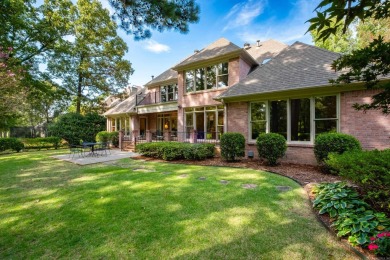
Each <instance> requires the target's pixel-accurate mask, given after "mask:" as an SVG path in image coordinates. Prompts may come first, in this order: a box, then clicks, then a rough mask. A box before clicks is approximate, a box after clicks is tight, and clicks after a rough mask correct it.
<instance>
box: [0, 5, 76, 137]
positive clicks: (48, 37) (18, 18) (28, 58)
mask: <svg viewBox="0 0 390 260" xmlns="http://www.w3.org/2000/svg"><path fill="white" fill-rule="evenodd" d="M34 4H35V1H34V0H2V1H0V23H1V31H2V33H1V34H0V48H1V50H0V66H1V68H0V90H1V95H0V129H2V130H8V129H9V128H10V127H12V126H14V125H15V124H16V123H17V122H18V119H20V117H22V116H23V113H24V111H23V109H24V108H25V106H24V104H26V103H27V97H28V96H29V93H30V91H32V92H33V91H34V87H35V86H36V84H35V83H36V82H39V81H40V80H42V79H41V78H40V76H41V73H40V71H39V64H40V63H41V62H42V61H43V58H44V54H45V53H47V52H48V51H50V50H52V49H53V48H54V46H55V45H56V44H57V42H58V41H60V40H61V39H62V38H63V37H65V36H67V35H69V33H70V31H69V21H70V20H71V19H70V17H71V15H72V1H71V0H51V1H49V0H45V2H44V4H43V5H41V6H36V5H34ZM3 32H4V33H3Z"/></svg>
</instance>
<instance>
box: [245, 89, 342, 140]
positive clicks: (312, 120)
mask: <svg viewBox="0 0 390 260" xmlns="http://www.w3.org/2000/svg"><path fill="white" fill-rule="evenodd" d="M326 96H336V114H337V118H335V119H334V120H336V129H337V132H340V115H341V111H340V106H341V105H340V93H337V94H324V95H315V96H310V97H308V96H302V97H299V98H294V99H303V98H309V99H310V141H291V103H290V100H291V99H292V98H286V99H282V100H286V101H287V144H288V145H314V139H315V134H316V133H315V123H316V122H315V121H316V119H315V103H314V102H315V97H326ZM275 100H276V99H270V100H261V99H260V100H256V101H252V102H250V103H249V107H248V126H247V127H248V143H256V139H252V121H251V117H252V115H251V107H252V104H253V103H265V109H266V112H265V113H266V133H270V108H269V107H270V102H271V101H275ZM329 120H331V119H329Z"/></svg>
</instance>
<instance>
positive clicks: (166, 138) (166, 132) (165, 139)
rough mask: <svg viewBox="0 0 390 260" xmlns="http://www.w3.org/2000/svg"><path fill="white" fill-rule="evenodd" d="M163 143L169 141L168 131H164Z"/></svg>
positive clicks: (169, 133)
mask: <svg viewBox="0 0 390 260" xmlns="http://www.w3.org/2000/svg"><path fill="white" fill-rule="evenodd" d="M164 141H167V142H169V141H171V131H169V130H164Z"/></svg>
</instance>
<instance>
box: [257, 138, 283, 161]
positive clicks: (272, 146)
mask: <svg viewBox="0 0 390 260" xmlns="http://www.w3.org/2000/svg"><path fill="white" fill-rule="evenodd" d="M256 144H257V151H258V152H259V157H260V158H261V159H266V160H267V162H268V164H269V165H271V166H274V165H276V163H277V160H278V159H279V158H282V157H283V156H284V154H285V153H286V150H287V143H286V139H285V138H284V137H283V135H280V134H276V133H267V134H260V135H259V136H258V137H257V139H256Z"/></svg>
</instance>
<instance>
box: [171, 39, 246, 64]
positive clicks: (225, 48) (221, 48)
mask: <svg viewBox="0 0 390 260" xmlns="http://www.w3.org/2000/svg"><path fill="white" fill-rule="evenodd" d="M241 50H242V48H240V47H238V46H237V45H235V44H234V43H232V42H230V41H228V40H227V39H225V38H220V39H218V40H216V41H215V42H213V43H211V44H210V45H208V46H207V47H206V48H204V49H202V50H200V51H199V52H197V53H194V54H193V55H191V56H190V57H188V58H187V59H185V60H183V61H182V62H180V63H179V64H176V65H175V66H174V68H177V67H182V66H186V65H188V64H191V63H194V62H198V61H203V60H209V59H212V58H216V57H218V56H222V55H226V54H230V53H234V52H239V51H241Z"/></svg>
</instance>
